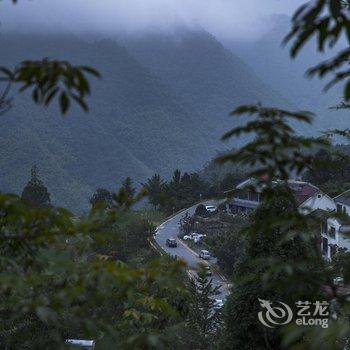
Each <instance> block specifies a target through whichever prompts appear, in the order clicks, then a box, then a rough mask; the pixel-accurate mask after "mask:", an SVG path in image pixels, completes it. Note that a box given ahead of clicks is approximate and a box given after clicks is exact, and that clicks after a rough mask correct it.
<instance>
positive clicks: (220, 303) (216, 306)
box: [213, 299, 224, 310]
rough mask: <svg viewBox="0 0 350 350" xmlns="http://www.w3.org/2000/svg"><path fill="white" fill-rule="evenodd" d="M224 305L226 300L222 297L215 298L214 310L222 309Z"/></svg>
mask: <svg viewBox="0 0 350 350" xmlns="http://www.w3.org/2000/svg"><path fill="white" fill-rule="evenodd" d="M223 306H224V302H223V301H222V300H221V299H215V300H214V306H213V308H214V310H220V309H222V308H223Z"/></svg>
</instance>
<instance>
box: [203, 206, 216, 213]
mask: <svg viewBox="0 0 350 350" xmlns="http://www.w3.org/2000/svg"><path fill="white" fill-rule="evenodd" d="M205 209H206V210H207V211H208V212H209V213H215V212H216V211H217V210H218V207H216V206H215V205H206V206H205Z"/></svg>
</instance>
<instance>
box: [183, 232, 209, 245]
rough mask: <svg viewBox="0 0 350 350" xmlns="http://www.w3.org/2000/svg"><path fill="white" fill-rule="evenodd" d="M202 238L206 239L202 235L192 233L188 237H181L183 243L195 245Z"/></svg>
mask: <svg viewBox="0 0 350 350" xmlns="http://www.w3.org/2000/svg"><path fill="white" fill-rule="evenodd" d="M203 237H206V235H203V234H201V233H198V232H192V233H190V234H188V235H185V236H183V237H182V239H183V240H184V241H195V243H197V242H199V241H200V240H201V239H202V238H203Z"/></svg>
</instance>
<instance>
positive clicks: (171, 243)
mask: <svg viewBox="0 0 350 350" xmlns="http://www.w3.org/2000/svg"><path fill="white" fill-rule="evenodd" d="M165 244H166V245H167V247H169V248H176V247H177V242H176V239H175V238H167V240H166V242H165Z"/></svg>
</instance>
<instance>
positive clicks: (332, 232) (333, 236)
mask: <svg viewBox="0 0 350 350" xmlns="http://www.w3.org/2000/svg"><path fill="white" fill-rule="evenodd" d="M328 235H329V237H331V238H335V228H334V227H332V226H331V227H330V228H329V231H328Z"/></svg>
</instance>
